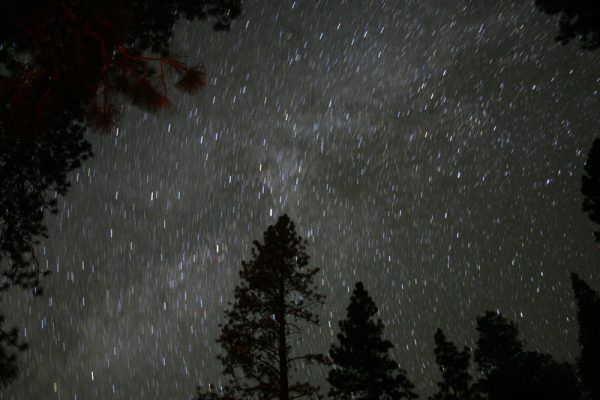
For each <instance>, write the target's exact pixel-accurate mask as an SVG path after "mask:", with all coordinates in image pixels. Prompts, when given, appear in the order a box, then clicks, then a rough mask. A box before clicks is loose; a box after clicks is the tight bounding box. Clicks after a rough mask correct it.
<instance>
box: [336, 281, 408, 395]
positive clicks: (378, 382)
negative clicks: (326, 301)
mask: <svg viewBox="0 0 600 400" xmlns="http://www.w3.org/2000/svg"><path fill="white" fill-rule="evenodd" d="M376 314H377V306H376V305H375V302H374V301H373V299H372V298H371V297H370V296H369V293H368V292H367V291H366V290H365V288H364V287H363V284H362V282H358V283H356V286H355V288H354V291H353V292H352V297H351V298H350V305H349V306H348V308H347V315H346V319H344V320H342V321H340V322H339V326H340V333H339V334H338V335H337V338H338V340H339V345H336V344H332V346H331V349H330V351H329V355H330V357H331V360H332V361H333V368H332V369H330V370H329V374H328V375H327V381H328V382H329V384H330V385H331V387H330V390H329V393H328V394H329V397H331V398H332V399H336V400H337V399H339V400H350V399H354V400H381V399H384V398H388V399H393V400H397V399H415V398H417V397H418V396H417V395H416V394H415V393H414V392H413V388H414V385H413V384H412V383H411V382H410V381H409V380H408V378H407V377H406V372H405V371H404V370H403V369H401V368H400V367H399V366H398V364H397V363H396V362H395V361H394V360H392V359H391V358H390V355H389V350H390V349H391V348H393V345H392V343H391V342H390V341H388V340H385V339H383V337H382V336H383V328H384V326H383V323H382V322H381V319H376V320H375V319H374V318H375V315H376Z"/></svg>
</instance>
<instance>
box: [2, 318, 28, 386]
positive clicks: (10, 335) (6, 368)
mask: <svg viewBox="0 0 600 400" xmlns="http://www.w3.org/2000/svg"><path fill="white" fill-rule="evenodd" d="M2 325H4V316H3V315H0V387H2V386H6V385H8V384H9V383H12V382H13V381H14V380H15V379H16V378H17V374H18V372H19V365H18V363H17V354H18V353H19V352H21V351H24V350H26V349H27V343H25V342H23V341H22V340H20V339H19V334H18V331H17V328H12V329H10V330H9V331H6V330H4V328H3V327H2Z"/></svg>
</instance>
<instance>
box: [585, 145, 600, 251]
mask: <svg viewBox="0 0 600 400" xmlns="http://www.w3.org/2000/svg"><path fill="white" fill-rule="evenodd" d="M584 170H585V174H584V175H583V176H582V177H581V193H582V194H583V196H584V199H583V207H582V210H583V211H584V212H587V213H588V217H589V219H590V220H591V221H592V222H594V223H595V224H600V139H596V140H594V143H593V144H592V149H591V150H590V152H589V154H588V159H587V162H586V163H585V166H584ZM594 237H595V238H596V241H600V231H599V230H597V229H596V230H594Z"/></svg>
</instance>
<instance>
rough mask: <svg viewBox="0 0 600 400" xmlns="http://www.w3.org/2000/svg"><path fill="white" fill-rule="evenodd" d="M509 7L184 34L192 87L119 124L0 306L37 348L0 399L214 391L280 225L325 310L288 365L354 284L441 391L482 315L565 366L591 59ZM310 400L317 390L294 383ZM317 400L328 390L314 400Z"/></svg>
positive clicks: (308, 2)
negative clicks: (200, 77) (35, 290)
mask: <svg viewBox="0 0 600 400" xmlns="http://www.w3.org/2000/svg"><path fill="white" fill-rule="evenodd" d="M556 30H557V21H556V20H554V19H549V18H548V17H547V16H545V15H544V14H542V13H540V12H539V11H538V10H536V9H535V8H534V6H533V4H532V2H527V1H492V0H485V1H481V0H476V1H475V0H474V1H447V0H431V1H400V0H398V1H384V0H379V1H376V0H372V1H367V0H348V1H320V0H297V1H290V0H257V1H245V9H244V15H243V16H242V17H240V18H239V19H237V20H236V21H235V22H234V25H233V27H232V30H231V32H229V33H221V32H214V31H212V30H211V27H210V24H207V23H201V22H196V23H191V22H180V23H178V25H177V26H176V29H175V34H174V36H173V43H172V45H173V49H174V50H176V51H177V52H178V54H182V55H184V58H185V61H186V62H188V63H191V64H194V63H203V64H204V65H205V67H206V70H207V73H208V76H209V81H208V85H207V87H206V88H205V89H204V90H202V91H201V92H200V93H199V94H197V95H194V96H192V97H190V96H186V95H183V94H180V93H177V92H176V91H174V90H172V91H171V92H170V95H171V100H172V102H173V107H172V109H171V110H168V111H164V112H160V113H158V114H146V113H144V112H142V111H140V110H138V109H135V108H132V107H129V106H127V105H125V106H124V110H123V115H124V117H123V119H122V121H121V122H120V123H119V124H118V129H114V130H113V131H112V132H111V133H110V134H105V135H90V140H91V141H92V142H93V146H94V152H95V157H94V158H93V159H92V160H90V161H88V162H86V163H85V165H84V166H83V167H82V168H81V169H80V170H78V171H76V172H75V173H73V174H72V175H71V180H72V187H71V190H70V192H69V193H68V195H67V196H66V197H65V198H64V199H61V201H60V213H59V214H58V215H57V216H50V217H48V218H47V221H48V224H49V234H50V238H49V239H47V240H45V241H43V243H42V245H41V246H40V248H39V259H40V262H41V263H42V264H43V265H44V266H45V267H47V268H48V269H50V270H51V271H52V274H51V275H50V276H48V277H47V278H45V279H44V282H43V285H44V288H45V290H46V293H45V296H44V297H41V298H32V297H31V296H29V295H27V294H26V293H24V292H23V291H19V290H16V289H13V290H12V291H11V292H10V293H9V295H8V296H7V297H6V298H5V299H4V305H3V307H2V308H3V309H4V311H5V312H6V313H7V324H9V325H17V326H19V327H20V329H21V334H22V335H24V336H26V339H27V340H28V341H29V342H30V345H31V349H30V350H29V351H28V352H27V353H26V354H25V355H24V356H23V357H22V358H21V362H22V374H21V377H20V379H19V380H18V381H17V382H15V383H14V384H13V385H12V386H10V387H9V388H7V389H5V390H4V391H3V393H2V396H0V398H2V399H19V400H24V399H42V398H44V399H81V400H87V399H90V400H94V399H157V400H158V399H188V398H189V397H190V396H191V395H192V394H193V393H194V390H195V387H196V385H197V384H200V383H202V384H206V383H208V382H214V383H216V384H218V383H219V381H220V382H221V383H223V380H222V377H221V375H220V366H219V364H218V363H217V361H216V359H215V357H216V355H217V354H218V352H219V351H220V350H219V347H218V346H217V345H216V344H215V338H216V337H217V335H218V334H219V330H218V323H219V322H222V320H223V310H224V308H225V307H226V305H227V302H228V301H230V300H231V299H232V294H233V288H234V287H235V284H236V282H237V279H238V274H237V271H238V270H239V267H240V262H241V261H242V260H243V259H249V256H250V247H251V244H252V241H253V240H255V239H260V238H261V235H262V232H263V231H264V230H265V229H266V227H267V226H268V225H269V224H271V223H274V222H275V221H276V218H277V216H278V215H280V214H282V213H288V214H289V215H290V217H291V218H292V219H293V220H294V221H295V222H296V225H297V229H298V232H299V233H300V234H301V235H302V236H304V237H305V238H307V239H308V240H309V253H310V254H311V256H312V258H311V264H312V265H314V266H318V267H320V268H321V269H322V271H321V272H320V276H319V278H318V279H317V281H318V283H319V286H320V289H321V291H322V293H323V294H325V295H327V302H326V304H325V306H324V307H323V309H322V310H320V314H321V325H320V327H319V328H315V329H312V330H308V331H306V332H305V334H304V335H303V338H302V342H301V343H296V344H295V345H296V346H302V347H304V348H310V349H312V350H315V351H323V352H325V351H327V350H328V348H329V345H330V343H331V340H333V339H334V335H335V333H336V332H337V321H338V320H339V319H340V318H343V317H344V309H345V307H346V306H347V303H348V301H349V292H350V291H351V288H352V287H353V285H354V282H356V281H358V280H362V281H363V282H364V284H365V287H366V289H367V290H369V291H370V293H371V294H372V295H373V297H374V299H375V301H376V302H377V304H378V305H379V308H380V316H381V318H382V320H383V321H384V323H385V324H386V331H385V332H386V335H387V337H388V338H389V339H390V340H392V342H393V343H394V344H395V346H396V347H395V349H394V351H393V355H394V358H395V359H396V360H397V361H398V363H399V364H400V365H401V366H402V367H403V368H405V369H406V370H407V372H408V376H409V378H410V379H411V380H412V381H413V382H415V384H416V385H417V390H418V391H419V392H420V393H421V394H422V395H426V394H427V393H431V392H432V391H433V390H434V389H435V382H436V379H437V376H438V375H437V367H436V365H435V363H434V362H433V360H434V358H433V334H434V332H435V329H436V328H437V327H438V326H439V327H441V328H442V329H444V331H445V332H446V334H447V336H448V337H449V338H450V339H452V340H453V341H455V343H456V344H457V345H458V346H463V345H469V346H473V341H474V339H475V332H474V327H473V325H474V319H475V317H476V316H477V315H480V314H482V313H483V312H484V311H485V310H490V309H491V310H500V311H502V312H503V313H504V314H505V315H506V316H508V317H510V318H512V319H514V320H516V321H517V322H518V324H519V327H520V329H521V332H522V333H523V337H524V338H525V341H526V343H527V348H528V349H532V350H533V349H537V350H541V351H547V352H550V353H552V354H553V355H555V356H556V357H557V358H558V359H560V360H569V361H573V360H574V357H576V355H577V349H576V333H577V327H576V324H575V322H574V320H573V319H574V317H575V308H574V304H573V297H572V294H571V290H570V282H569V272H571V271H575V272H578V273H579V274H580V275H581V277H582V278H584V279H586V280H587V281H588V282H589V283H590V284H591V285H592V286H593V287H595V288H600V274H599V273H598V269H597V266H596V263H597V259H598V252H599V251H600V250H599V249H598V246H597V244H595V243H594V239H593V236H592V230H593V226H592V225H591V223H590V222H589V221H588V220H587V218H586V215H585V214H583V213H582V212H581V201H582V198H581V194H580V180H581V175H582V173H583V165H584V163H585V159H586V157H587V152H588V151H589V148H590V147H591V142H592V140H593V138H594V137H596V136H597V135H598V133H599V131H600V129H599V128H600V119H599V118H598V110H600V93H599V90H600V75H599V72H598V71H600V69H599V68H598V66H599V65H600V52H598V51H596V52H586V51H582V50H580V49H579V48H578V45H577V44H576V43H573V44H570V45H567V46H560V45H558V44H556V43H555V42H554V40H553V38H554V36H555V34H556ZM300 373H303V374H305V375H307V376H309V377H310V379H311V380H312V381H313V382H315V383H321V384H323V385H325V382H324V376H325V374H326V369H322V370H319V369H311V370H309V369H306V370H305V371H300ZM325 387H326V386H325Z"/></svg>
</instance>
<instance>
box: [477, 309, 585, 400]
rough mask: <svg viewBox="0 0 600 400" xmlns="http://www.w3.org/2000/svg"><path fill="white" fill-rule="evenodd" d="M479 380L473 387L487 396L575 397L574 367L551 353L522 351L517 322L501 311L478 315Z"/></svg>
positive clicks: (513, 399)
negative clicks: (560, 360)
mask: <svg viewBox="0 0 600 400" xmlns="http://www.w3.org/2000/svg"><path fill="white" fill-rule="evenodd" d="M477 331H478V332H479V339H478V340H477V349H476V350H475V361H476V362H477V364H478V368H479V372H480V375H481V376H480V380H479V381H478V382H477V383H476V385H475V388H476V390H478V391H479V392H480V393H481V394H482V395H483V396H484V397H485V398H486V399H488V400H530V399H539V400H577V399H580V397H581V396H580V391H579V388H578V384H577V377H576V375H575V371H574V369H573V367H572V366H571V365H569V364H568V363H559V362H557V361H555V360H554V359H553V358H552V357H551V356H550V355H548V354H542V353H538V352H531V351H523V343H522V341H521V340H519V339H518V335H519V331H518V328H517V325H516V324H515V323H514V322H512V321H508V320H507V319H505V318H504V317H503V316H502V315H501V314H500V313H496V312H493V311H488V312H486V313H485V314H484V315H483V316H481V317H479V318H477Z"/></svg>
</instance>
